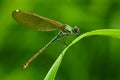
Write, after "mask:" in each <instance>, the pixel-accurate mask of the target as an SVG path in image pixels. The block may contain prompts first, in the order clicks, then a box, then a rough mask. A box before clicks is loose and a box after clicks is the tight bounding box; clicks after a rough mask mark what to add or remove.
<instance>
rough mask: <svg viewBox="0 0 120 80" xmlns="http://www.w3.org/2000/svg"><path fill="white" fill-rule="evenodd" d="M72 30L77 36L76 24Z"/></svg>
mask: <svg viewBox="0 0 120 80" xmlns="http://www.w3.org/2000/svg"><path fill="white" fill-rule="evenodd" d="M72 32H73V33H75V34H76V35H77V36H79V28H78V27H77V26H75V27H74V28H73V29H72Z"/></svg>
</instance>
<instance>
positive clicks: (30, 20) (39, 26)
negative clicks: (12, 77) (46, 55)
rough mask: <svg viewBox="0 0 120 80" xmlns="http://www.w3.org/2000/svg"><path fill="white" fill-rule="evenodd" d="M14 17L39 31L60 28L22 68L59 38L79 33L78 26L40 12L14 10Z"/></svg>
mask: <svg viewBox="0 0 120 80" xmlns="http://www.w3.org/2000/svg"><path fill="white" fill-rule="evenodd" d="M12 17H13V18H14V20H15V21H17V22H18V23H20V24H22V25H24V26H26V27H28V28H31V29H34V30H38V31H53V30H58V29H59V30H60V31H59V33H58V34H57V35H56V36H55V37H54V38H53V39H52V40H51V41H50V42H49V43H48V44H46V45H45V46H44V47H43V48H42V49H40V50H39V51H38V52H37V53H36V54H35V55H33V56H32V57H31V58H30V59H29V60H28V61H26V62H25V64H24V65H23V66H22V69H26V68H27V67H28V65H29V64H30V63H31V62H32V61H33V60H35V59H36V58H37V57H38V56H39V55H40V54H41V53H43V51H44V50H46V49H47V48H48V47H49V46H50V45H51V44H52V43H53V42H55V41H56V40H58V39H61V38H64V37H65V36H69V35H70V34H73V33H74V34H76V35H77V36H78V35H79V28H78V27H76V26H75V27H71V26H69V25H67V24H62V23H60V22H58V21H55V20H52V19H49V18H46V17H43V16H40V15H38V14H35V13H32V12H28V11H24V10H14V11H13V12H12Z"/></svg>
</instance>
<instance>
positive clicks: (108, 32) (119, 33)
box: [44, 29, 120, 80]
mask: <svg viewBox="0 0 120 80" xmlns="http://www.w3.org/2000/svg"><path fill="white" fill-rule="evenodd" d="M92 35H102V36H110V37H115V38H120V29H101V30H94V31H90V32H87V33H84V34H82V35H80V36H79V37H77V38H76V39H75V40H73V41H72V42H71V43H70V44H69V45H68V46H67V47H66V48H65V49H64V50H63V51H62V53H61V54H60V55H59V57H58V58H57V59H56V61H55V62H54V64H53V65H52V67H51V68H50V70H49V72H48V73H47V75H46V77H45V78H44V80H54V79H55V76H56V73H57V71H58V68H59V66H60V63H61V61H62V59H63V57H64V54H65V52H66V51H67V49H68V48H69V47H71V46H72V45H73V44H75V43H77V42H78V41H79V40H81V39H82V38H84V37H88V36H92Z"/></svg>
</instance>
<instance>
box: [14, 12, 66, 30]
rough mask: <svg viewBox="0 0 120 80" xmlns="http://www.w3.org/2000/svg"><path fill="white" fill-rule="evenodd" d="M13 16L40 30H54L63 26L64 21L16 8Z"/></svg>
mask: <svg viewBox="0 0 120 80" xmlns="http://www.w3.org/2000/svg"><path fill="white" fill-rule="evenodd" d="M12 16H13V18H14V19H15V20H16V21H17V22H19V23H20V24H22V25H24V26H26V27H29V28H32V29H35V30H39V31H52V30H56V29H60V28H62V26H64V25H63V24H62V23H60V22H57V21H54V20H51V19H48V18H45V17H42V16H39V15H37V14H35V13H31V12H26V11H23V10H15V11H13V13H12Z"/></svg>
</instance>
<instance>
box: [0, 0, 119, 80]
mask: <svg viewBox="0 0 120 80" xmlns="http://www.w3.org/2000/svg"><path fill="white" fill-rule="evenodd" d="M16 9H21V10H26V11H30V12H34V13H37V14H39V15H42V16H45V17H48V18H51V19H54V20H57V21H60V22H62V23H65V24H69V25H71V26H78V27H79V28H80V33H81V34H82V33H85V32H87V31H91V30H96V29H103V28H104V29H109V28H115V29H120V0H0V80H43V78H44V77H45V75H46V74H47V72H48V70H49V69H50V67H51V66H52V64H53V63H54V61H55V60H56V58H57V57H58V55H59V54H60V53H61V52H62V50H63V49H64V48H65V46H64V45H63V44H62V43H61V41H57V42H55V43H54V44H53V45H51V46H50V47H49V48H48V49H47V50H46V51H44V54H42V55H41V56H39V58H37V59H36V60H35V61H34V62H32V63H31V64H30V66H29V67H28V68H27V69H26V70H22V69H21V66H22V65H23V63H24V62H25V61H26V60H28V59H29V58H30V57H31V56H33V55H34V54H35V53H36V52H37V51H38V50H39V49H41V48H42V47H43V46H44V45H45V44H47V43H48V42H49V41H50V40H51V39H52V38H53V37H54V36H55V35H56V34H57V32H58V31H51V32H39V31H35V30H32V29H29V28H26V27H24V26H22V25H20V24H18V23H17V22H16V21H15V20H13V18H12V17H11V13H12V11H13V10H16ZM74 38H76V36H75V35H72V36H70V37H68V38H67V39H66V41H67V43H70V42H71V41H72V40H73V39H74ZM55 80H120V39H116V38H110V37H104V36H92V37H88V38H85V39H82V40H81V41H79V42H78V43H77V44H75V45H74V46H72V47H71V48H70V49H69V50H68V51H67V53H66V55H65V56H64V59H63V61H62V64H61V66H60V68H59V70H58V73H57V76H56V79H55Z"/></svg>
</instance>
